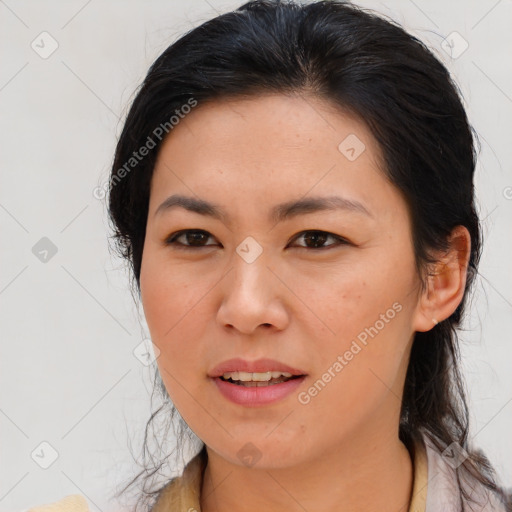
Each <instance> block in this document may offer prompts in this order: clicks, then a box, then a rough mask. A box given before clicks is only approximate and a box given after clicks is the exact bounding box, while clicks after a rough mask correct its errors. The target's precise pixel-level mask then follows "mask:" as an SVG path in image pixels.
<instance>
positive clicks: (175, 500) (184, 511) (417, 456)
mask: <svg viewBox="0 0 512 512" xmlns="http://www.w3.org/2000/svg"><path fill="white" fill-rule="evenodd" d="M413 451H414V454H413V459H414V464H413V471H414V476H413V488H412V493H411V503H410V505H409V510H408V512H425V507H426V501H427V481H428V480H427V455H426V451H425V445H424V444H423V442H422V441H421V440H420V441H418V442H416V443H415V444H414V448H413ZM205 467H206V457H205V450H204V448H203V450H201V451H200V452H199V453H198V454H197V455H196V456H195V457H194V458H193V459H192V460H191V461H190V462H189V463H188V464H187V466H186V467H185V469H184V471H183V474H182V476H180V477H178V478H175V479H173V480H172V481H171V482H170V483H169V484H167V486H166V487H165V488H164V490H163V491H162V492H161V494H160V496H159V498H158V501H157V503H156V504H155V506H154V507H153V508H152V510H151V512H177V511H180V512H201V505H200V491H201V483H202V480H203V473H204V468H205Z"/></svg>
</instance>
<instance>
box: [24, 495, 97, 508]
mask: <svg viewBox="0 0 512 512" xmlns="http://www.w3.org/2000/svg"><path fill="white" fill-rule="evenodd" d="M27 512H89V507H88V505H87V501H86V500H85V498H84V497H83V496H81V495H80V494H73V495H70V496H66V497H65V498H62V499H61V500H59V501H57V502H56V503H50V504H49V505H41V506H39V507H35V508H29V509H28V510H27Z"/></svg>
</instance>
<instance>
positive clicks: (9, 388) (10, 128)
mask: <svg viewBox="0 0 512 512" xmlns="http://www.w3.org/2000/svg"><path fill="white" fill-rule="evenodd" d="M239 4H241V2H221V1H214V0H208V1H206V0H194V1H185V0H180V1H172V2H171V1H169V0H166V1H152V2H151V3H150V2H144V1H140V0H139V1H126V0H123V1H103V2H100V1H99V0H92V1H91V0H90V1H85V0H80V1H78V0H76V1H70V2H56V1H45V2H37V1H32V2H29V1H23V0H6V1H1V0H0V34H1V35H2V40H1V49H2V54H1V62H2V66H1V67H0V105H1V109H2V110H1V116H0V130H1V141H2V156H1V163H2V168H1V169H2V186H1V189H0V225H1V229H2V238H1V243H2V261H1V266H0V268H1V274H0V307H1V317H0V322H1V324H0V325H1V332H2V345H1V350H2V352H1V357H0V379H1V381H0V386H1V390H2V392H1V399H0V431H1V442H0V446H1V450H2V452H1V459H0V460H1V461H2V465H1V472H0V510H1V511H8V510H9V511H11V510H22V509H24V508H27V507H29V506H33V505H36V504H43V503H47V502H51V501H56V500H58V499H60V498H62V497H63V496H65V495H67V494H75V493H77V494H84V495H85V496H86V497H87V499H88V501H89V505H90V507H91V510H92V511H96V510H103V511H117V510H121V508H122V507H121V505H120V504H118V503H116V502H115V500H112V499H111V497H110V496H111V494H113V493H114V491H115V490H116V489H117V488H118V486H119V485H121V484H122V483H124V482H125V481H126V479H127V478H128V477H129V476H131V475H132V474H134V473H135V471H137V470H138V468H137V467H136V466H135V464H134V463H133V461H132V458H131V455H130V452H129V448H128V446H127V439H131V444H132V446H133V450H132V451H133V452H134V453H135V454H138V453H139V446H140V442H141V436H142V429H143V427H144V425H145V423H146V421H147V420H148V418H149V416H150V409H149V390H150V386H151V379H150V376H151V375H152V371H151V370H150V367H149V366H146V365H145V364H143V362H141V361H140V360H139V359H138V358H137V357H136V356H135V355H134V350H135V352H136V353H137V354H140V353H141V352H143V345H141V342H142V340H143V339H144V338H146V337H147V331H146V330H145V328H144V322H143V319H142V318H141V316H142V313H141V312H142V308H141V307H139V308H137V307H136V306H135V305H134V303H133V301H132V297H131V294H130V292H129V290H128V274H127V272H126V271H125V269H124V264H123V263H122V262H121V261H120V260H119V259H117V258H116V257H115V256H114V255H112V254H111V253H110V252H109V250H108V243H107V235H108V234H109V230H108V224H107V216H106V211H105V204H104V200H103V201H102V200H101V199H97V197H95V195H96V196H98V193H97V192H98V191H97V190H96V193H94V190H95V188H96V187H98V186H101V185H102V184H103V183H104V182H105V181H106V179H107V176H108V172H109V166H110V164H111V161H112V155H113V151H114V145H115V141H116V136H117V134H118V133H120V130H121V127H122V120H123V118H124V115H125V114H126V111H127V108H128V105H129V102H130V100H131V99H133V93H134V91H135V88H136V87H137V85H138V84H139V83H140V82H141V80H142V79H143V77H144V76H145V74H146V72H147V69H148V67H149V65H150V64H151V63H152V62H153V60H154V59H155V58H156V57H157V56H158V55H159V54H160V53H161V52H162V51H163V50H164V49H165V48H166V47H167V46H168V45H169V44H170V43H171V42H173V41H174V40H175V39H176V38H177V37H178V36H179V35H180V34H182V33H183V32H185V31H187V30H189V29H190V28H191V27H192V26H197V25H199V24H200V23H201V22H203V21H206V20H207V19H210V18H211V17H213V16H214V15H215V14H216V12H218V13H221V12H225V11H227V10H230V9H232V8H235V7H236V6H238V5H239ZM359 4H360V5H362V6H365V7H370V8H374V9H376V10H377V11H379V12H381V13H384V14H387V15H389V16H391V17H393V18H395V19H396V20H397V21H399V22H400V23H402V24H404V25H405V27H406V29H408V30H409V31H410V32H412V33H414V34H415V35H417V36H418V37H419V38H421V39H422V40H424V41H425V42H427V43H428V44H429V46H430V47H431V48H433V49H434V51H435V53H436V54H437V55H438V57H439V58H440V59H441V60H442V61H443V62H444V63H445V64H446V65H447V66H448V68H449V69H450V70H451V72H452V73H453V75H454V76H455V79H456V81H457V82H458V84H459V86H460V88H461V90H462V92H463V94H464V98H465V104H466V107H467V109H468V114H469V117H470V121H471V123H472V124H473V126H474V127H475V129H476V130H477V132H478V134H479V135H480V138H481V142H482V150H481V157H480V161H479V165H478V173H477V194H478V200H479V206H480V212H481V217H482V218H483V219H485V221H484V235H485V239H486V241H485V242H486V243H485V249H484V253H483V257H482V263H481V268H480V270H481V275H480V277H479V278H478V279H477V281H476V288H475V295H474V300H473V301H472V304H473V309H472V314H471V318H470V319H469V320H468V321H467V322H466V324H465V331H464V332H463V333H462V338H463V344H462V356H463V365H464V372H465V377H466V379H467V383H468V393H469V397H470V408H471V418H472V422H473V423H472V439H473V440H474V443H475V444H476V445H478V446H480V447H481V448H482V449H483V450H484V451H485V453H486V454H487V455H488V456H489V457H490V459H491V460H492V462H493V463H494V464H495V466H496V468H497V470H498V472H499V473H500V474H501V476H502V480H503V481H504V482H505V483H506V485H508V486H510V485H511V481H512V436H511V435H510V431H511V428H510V427H511V425H512V371H511V359H512V358H511V355H512V345H511V336H510V330H511V328H512V315H511V313H512V292H511V290H512V286H511V285H512V275H511V271H510V261H511V255H512V254H511V253H512V244H511V238H510V228H511V225H512V223H511V214H512V188H511V187H512V173H511V161H512V154H511V147H512V144H511V140H512V139H511V136H512V116H511V113H512V76H511V75H512V73H511V64H510V62H511V61H510V55H511V49H512V32H511V31H510V26H511V19H512V2H511V1H510V0H501V1H496V0H491V1H480V0H473V1H463V0H459V1H451V2H447V1H446V0H435V1H434V0H430V1H427V0H415V1H412V0H402V1H397V0H393V1H391V0H389V1H387V2H376V1H369V0H367V1H366V0H365V1H361V2H359ZM43 31H47V32H48V33H49V34H51V37H52V38H53V39H54V40H55V41H56V42H57V43H58V48H57V49H56V51H55V52H54V53H53V54H52V55H50V56H49V57H47V58H42V57H41V56H40V53H37V52H36V51H35V49H33V48H32V46H31V44H32V42H33V41H35V43H34V45H36V44H39V48H38V51H39V52H42V51H43V50H44V51H48V50H49V49H51V46H50V45H51V40H50V39H49V38H48V36H39V35H40V34H41V32H43ZM454 31H456V32H458V33H459V34H460V35H461V36H462V38H463V40H465V41H467V43H468V45H469V46H468V48H467V49H466V50H465V51H464V52H463V53H462V54H461V55H456V57H457V58H452V56H450V55H448V53H446V52H445V51H444V50H443V46H442V41H443V39H444V38H446V37H447V36H449V34H452V33H453V32H454ZM41 37H46V39H45V40H44V41H45V42H44V49H43V48H42V46H43V43H41ZM453 37H454V36H451V39H449V40H454V39H453ZM456 37H458V36H456ZM463 40H461V39H459V40H458V41H456V40H455V44H454V46H453V48H454V51H455V54H456V53H458V52H460V51H461V50H462V49H463V46H461V45H462V44H464V43H463ZM36 48H37V47H36ZM455 54H453V55H454V56H455ZM100 195H101V194H100ZM43 237H47V238H48V239H49V240H50V241H51V244H53V245H51V246H50V245H49V242H48V241H47V240H43V241H40V240H41V238H43ZM37 244H39V245H37ZM34 246H35V249H33V248H34ZM53 246H54V247H55V249H56V250H57V252H56V253H55V254H52V247H53ZM55 249H53V250H55ZM44 250H48V251H49V252H48V253H45V252H44ZM41 251H42V252H41ZM34 253H35V254H34ZM41 258H43V259H46V261H41ZM42 442H46V443H49V445H51V447H53V449H54V450H55V451H56V452H57V453H58V458H57V459H56V460H55V462H54V463H53V464H52V465H51V466H50V467H48V469H43V468H42V467H41V466H40V464H44V463H45V461H46V463H48V462H49V461H50V457H51V454H52V453H53V452H52V448H50V447H49V446H47V445H41V443H42Z"/></svg>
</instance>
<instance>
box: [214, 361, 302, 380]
mask: <svg viewBox="0 0 512 512" xmlns="http://www.w3.org/2000/svg"><path fill="white" fill-rule="evenodd" d="M237 371H238V372H247V373H265V372H271V371H274V372H288V373H291V374H292V375H306V372H304V371H303V370H298V369H297V368H293V367H291V366H288V365H287V364H284V363H280V362H279V361H275V360H273V359H257V360H256V361H245V360H244V359H240V358H236V359H229V360H228V361H224V362H223V363H220V364H218V365H217V366H216V367H215V368H213V370H211V371H210V372H209V373H208V376H209V377H213V378H215V377H221V376H222V375H224V374H225V373H227V372H237Z"/></svg>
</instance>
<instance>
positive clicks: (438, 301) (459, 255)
mask: <svg viewBox="0 0 512 512" xmlns="http://www.w3.org/2000/svg"><path fill="white" fill-rule="evenodd" d="M470 251H471V236H470V234H469V232H468V230H467V229H466V228H465V227H464V226H457V227H456V228H454V230H453V231H452V234H451V236H450V245H449V249H448V250H447V251H446V252H443V253H440V254H439V256H438V260H437V262H436V263H435V265H434V267H433V270H432V272H430V273H429V275H428V278H427V279H428V283H427V287H426V290H425V291H424V293H423V294H422V296H421V297H420V299H419V302H418V307H417V311H416V317H415V318H414V323H413V329H414V330H415V331H419V332H425V331H429V330H430V329H432V328H433V327H435V326H436V325H437V324H438V323H439V322H441V321H443V320H445V319H446V318H448V317H449V316H450V315H451V314H452V313H453V312H454V311H455V310H456V309H457V307H458V305H459V304H460V302H461V301H462V297H463V296H464V290H465V287H466V277H467V268H468V262H469V256H470Z"/></svg>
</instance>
